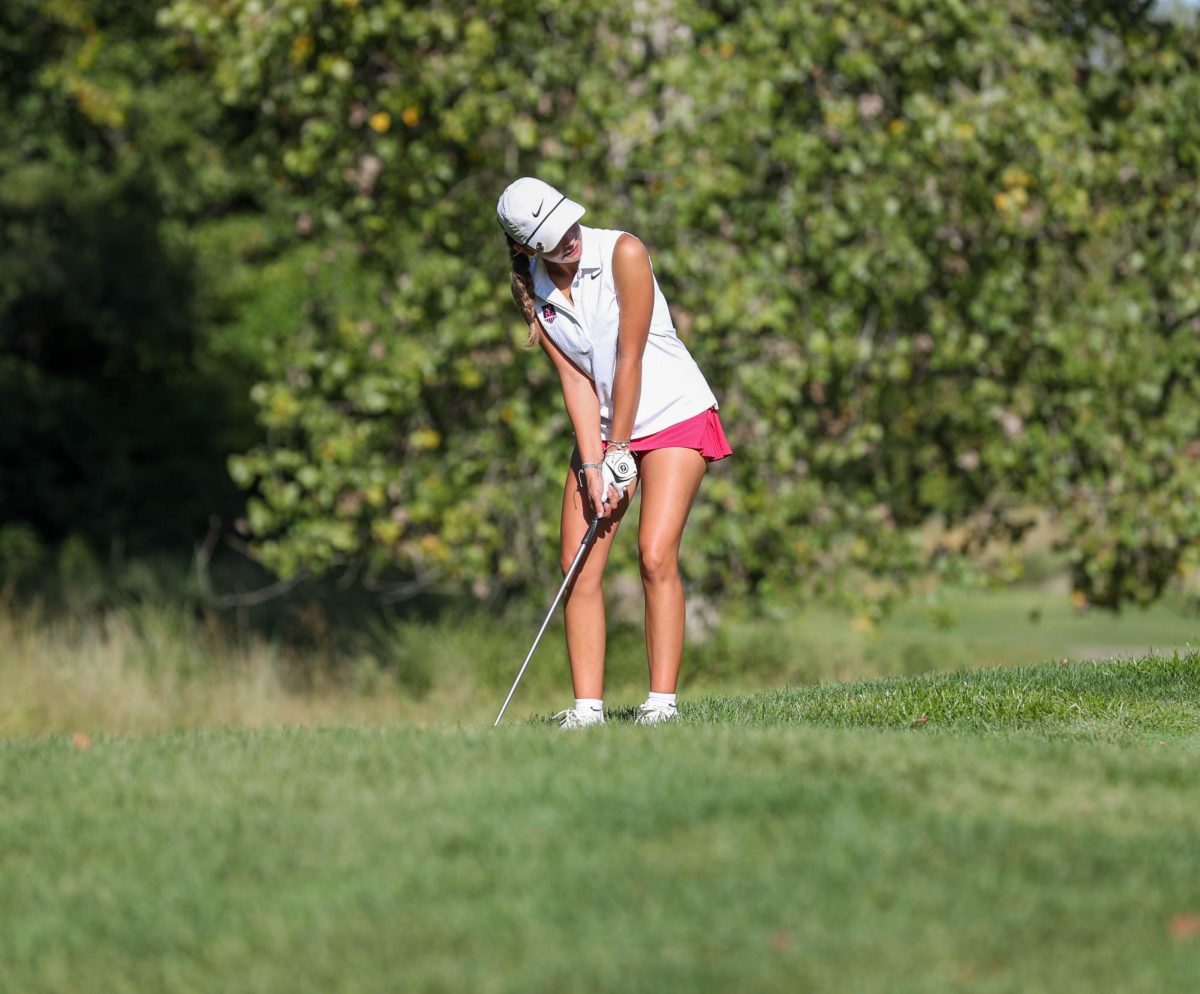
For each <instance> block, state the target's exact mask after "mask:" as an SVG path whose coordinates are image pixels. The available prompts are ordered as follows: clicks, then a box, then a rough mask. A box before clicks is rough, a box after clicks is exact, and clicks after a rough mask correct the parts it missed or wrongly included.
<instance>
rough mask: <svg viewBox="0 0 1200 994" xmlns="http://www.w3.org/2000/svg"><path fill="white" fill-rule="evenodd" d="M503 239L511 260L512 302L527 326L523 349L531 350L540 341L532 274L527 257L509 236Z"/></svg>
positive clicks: (540, 331)
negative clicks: (526, 336)
mask: <svg viewBox="0 0 1200 994" xmlns="http://www.w3.org/2000/svg"><path fill="white" fill-rule="evenodd" d="M504 237H505V238H506V239H507V240H508V253H509V256H510V257H511V259H512V296H513V302H514V303H515V304H516V305H517V310H519V311H520V312H521V317H523V318H524V319H525V323H526V324H528V325H529V339H528V341H526V342H525V348H527V349H531V348H533V347H534V346H535V345H537V343H538V342H540V341H541V339H542V326H541V324H540V323H539V322H538V319H537V310H536V308H535V307H534V298H533V273H532V272H531V271H530V269H529V256H527V255H526V254H525V253H524V252H522V251H521V250H520V249H519V248H518V247H517V243H516V242H515V241H513V239H512V237H511V236H510V235H507V234H506V235H505V236H504Z"/></svg>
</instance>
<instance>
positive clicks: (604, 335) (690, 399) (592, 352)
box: [530, 225, 717, 439]
mask: <svg viewBox="0 0 1200 994" xmlns="http://www.w3.org/2000/svg"><path fill="white" fill-rule="evenodd" d="M580 227H581V228H582V231H583V234H582V238H583V255H582V257H581V258H580V260H579V268H578V270H577V271H576V273H575V280H574V282H573V283H572V284H571V297H572V299H573V303H572V302H568V301H567V298H566V297H565V296H563V294H562V291H560V290H559V289H558V287H556V286H555V285H554V281H553V280H552V279H551V278H550V277H549V275H547V273H546V272H545V270H544V268H543V267H542V266H540V265H539V262H540V260H538V259H534V260H532V261H531V263H530V270H531V272H532V275H533V292H534V296H535V297H536V298H537V316H538V320H539V321H540V322H541V325H542V328H543V329H544V330H545V332H546V334H547V335H549V336H550V338H551V339H552V340H553V342H554V344H555V345H557V346H558V347H559V348H560V349H561V350H562V352H563V354H564V355H565V356H566V357H567V358H568V359H570V360H571V362H573V363H574V364H575V365H576V366H578V367H579V368H580V369H581V370H582V371H583V372H584V373H585V374H586V375H587V376H588V377H590V378H591V380H592V382H593V383H595V385H596V394H597V395H598V396H599V398H600V434H601V437H603V438H605V439H607V438H608V437H609V429H610V426H611V422H612V412H613V406H612V395H613V379H614V377H615V375H616V362H617V330H618V327H619V325H620V309H619V308H618V306H617V289H616V286H615V284H614V283H613V272H612V257H613V250H614V249H615V248H616V246H617V239H618V238H620V237H621V235H623V234H624V232H623V231H611V230H608V229H605V228H587V227H583V226H582V225H581V226H580ZM716 406H717V398H716V397H715V396H714V395H713V392H712V390H711V389H709V386H708V382H707V381H706V380H705V379H704V374H703V373H701V372H700V367H699V366H697V365H696V361H695V360H694V359H693V358H692V356H691V353H690V352H688V350H687V346H686V345H684V344H683V342H682V341H680V339H679V336H678V335H677V334H676V332H675V326H674V324H672V322H671V315H670V312H669V311H668V310H667V301H666V298H664V297H663V294H662V291H661V290H660V289H659V288H658V279H657V278H655V279H654V311H653V314H652V315H651V317H650V334H649V337H648V338H647V339H646V350H645V352H644V353H643V355H642V392H641V396H640V398H639V401H638V408H637V413H636V414H635V416H634V421H633V432H632V435H631V436H630V437H632V438H644V437H645V436H646V435H653V434H654V433H655V432H658V431H662V430H663V429H664V428H670V427H671V426H672V425H675V424H678V423H679V422H680V421H686V420H687V419H688V418H692V417H695V416H696V415H697V414H702V413H703V412H704V411H707V410H708V409H709V408H710V407H716Z"/></svg>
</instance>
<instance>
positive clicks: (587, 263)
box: [579, 225, 604, 279]
mask: <svg viewBox="0 0 1200 994" xmlns="http://www.w3.org/2000/svg"><path fill="white" fill-rule="evenodd" d="M579 227H580V232H581V233H582V236H583V255H582V256H580V258H579V271H580V272H581V273H586V274H588V275H589V276H591V277H592V278H593V279H595V278H596V277H597V276H599V275H600V274H601V273H602V272H604V256H603V253H602V251H601V246H600V233H599V232H598V231H597V230H596V229H595V228H585V227H584V226H583V225H580V226H579Z"/></svg>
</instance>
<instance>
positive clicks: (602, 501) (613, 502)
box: [583, 467, 621, 518]
mask: <svg viewBox="0 0 1200 994" xmlns="http://www.w3.org/2000/svg"><path fill="white" fill-rule="evenodd" d="M583 472H584V480H585V481H586V483H587V492H588V499H589V500H590V501H591V502H592V511H593V512H594V513H595V514H596V516H597V517H601V518H607V517H608V516H609V515H610V514H611V513H612V512H613V510H614V509H615V508H616V506H617V502H618V501H619V500H620V499H621V496H620V494H618V493H617V491H616V489H615V488H614V487H612V486H608V487H605V484H604V477H603V474H602V473H601V472H600V469H599V467H596V468H595V469H592V468H590V467H589V468H588V469H585V470H584V471H583ZM606 490H607V493H606V492H605V491H606Z"/></svg>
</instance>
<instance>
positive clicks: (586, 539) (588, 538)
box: [492, 515, 600, 728]
mask: <svg viewBox="0 0 1200 994" xmlns="http://www.w3.org/2000/svg"><path fill="white" fill-rule="evenodd" d="M599 527H600V515H596V517H594V518H592V523H591V524H590V525H588V530H587V532H586V533H585V534H584V536H583V541H582V542H580V543H579V551H578V552H577V553H575V560H574V561H573V562H572V563H571V568H570V569H569V570H567V575H566V576H565V577H564V578H563V582H562V586H561V587H559V588H558V593H557V594H555V596H554V603H553V604H551V605H550V610H549V611H547V612H546V620H545V621H543V622H542V627H541V629H540V630H539V631H538V633H537V638H535V639H534V640H533V646H532V647H531V648H530V650H529V655H528V656H526V657H525V662H523V663H522V664H521V671H520V672H519V673H518V674H517V678H516V679H515V680H514V681H513V685H512V689H511V690H510V691H509V692H508V696H507V697H506V698H504V705H503V706H502V707H501V708H500V713H499V714H498V715H496V720H495V721H494V722H492V728H495V727H496V726H497V725H499V724H500V719H501V718H503V717H504V712H505V711H506V710H507V709H508V702H509V701H511V700H512V697H513V694H515V693H516V692H517V684H519V683H520V682H521V677H523V676H524V675H525V669H526V667H527V666H529V660H531V659H532V658H533V653H534V650H536V649H537V647H538V643H539V642H540V641H541V640H542V635H543V634H544V633H545V631H546V626H547V625H549V624H550V619H551V618H553V617H554V609H555V608H556V607H558V602H559V601H560V600H562V595H563V592H564V591H565V590H566V589H567V585H568V584H569V583H570V582H571V580H572V579H573V578H574V576H575V571H576V570H577V569H579V564H580V563H581V562H583V557H584V556H585V555H586V554H587V550H588V546H590V545H591V544H592V539H594V538H595V537H596V531H597V530H598V529H599Z"/></svg>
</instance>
